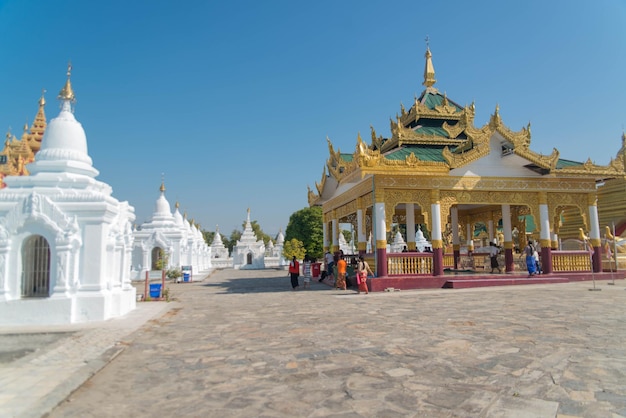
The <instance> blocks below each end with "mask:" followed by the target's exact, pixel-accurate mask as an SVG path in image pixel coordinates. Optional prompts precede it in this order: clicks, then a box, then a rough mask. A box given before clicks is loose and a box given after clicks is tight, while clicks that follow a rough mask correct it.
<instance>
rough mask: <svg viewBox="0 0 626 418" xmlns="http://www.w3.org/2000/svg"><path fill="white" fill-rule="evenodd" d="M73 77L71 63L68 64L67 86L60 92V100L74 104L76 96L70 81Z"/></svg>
mask: <svg viewBox="0 0 626 418" xmlns="http://www.w3.org/2000/svg"><path fill="white" fill-rule="evenodd" d="M71 75H72V63H71V62H70V63H68V64H67V81H65V85H64V86H63V88H62V89H61V91H60V92H59V100H67V101H69V102H72V103H73V102H75V101H76V96H74V90H72V83H71V81H70V77H71ZM42 98H43V96H42Z"/></svg>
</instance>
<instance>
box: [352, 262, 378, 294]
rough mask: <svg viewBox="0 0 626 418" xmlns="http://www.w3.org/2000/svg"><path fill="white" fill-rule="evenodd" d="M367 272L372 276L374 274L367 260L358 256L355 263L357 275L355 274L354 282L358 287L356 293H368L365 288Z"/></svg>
mask: <svg viewBox="0 0 626 418" xmlns="http://www.w3.org/2000/svg"><path fill="white" fill-rule="evenodd" d="M368 272H369V273H370V274H371V275H372V276H373V275H374V272H372V269H370V266H369V264H367V261H365V260H364V259H363V256H359V263H358V264H357V275H356V282H357V284H358V286H359V289H358V291H357V292H358V293H361V292H365V294H366V295H367V294H368V293H369V290H368V288H367V273H368Z"/></svg>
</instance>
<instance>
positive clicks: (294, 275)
mask: <svg viewBox="0 0 626 418" xmlns="http://www.w3.org/2000/svg"><path fill="white" fill-rule="evenodd" d="M289 275H290V276H291V290H296V289H297V288H298V287H300V284H299V283H298V277H299V276H300V263H298V260H296V256H295V255H294V256H293V259H292V260H291V263H289Z"/></svg>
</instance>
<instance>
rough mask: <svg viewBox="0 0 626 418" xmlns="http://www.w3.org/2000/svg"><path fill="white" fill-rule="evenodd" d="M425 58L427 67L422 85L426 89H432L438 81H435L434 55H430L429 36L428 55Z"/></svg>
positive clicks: (427, 43) (427, 41) (427, 42)
mask: <svg viewBox="0 0 626 418" xmlns="http://www.w3.org/2000/svg"><path fill="white" fill-rule="evenodd" d="M424 57H425V58H426V65H425V67H424V82H423V83H422V84H423V85H424V86H426V87H432V86H434V85H435V83H436V82H437V80H435V67H434V66H433V61H432V57H433V54H431V53H430V45H429V40H428V36H427V37H426V54H425V55H424Z"/></svg>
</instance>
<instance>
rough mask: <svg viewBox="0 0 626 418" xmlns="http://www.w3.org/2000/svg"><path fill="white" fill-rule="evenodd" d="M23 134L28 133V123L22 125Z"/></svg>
mask: <svg viewBox="0 0 626 418" xmlns="http://www.w3.org/2000/svg"><path fill="white" fill-rule="evenodd" d="M24 132H28V122H26V123H25V124H24Z"/></svg>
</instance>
